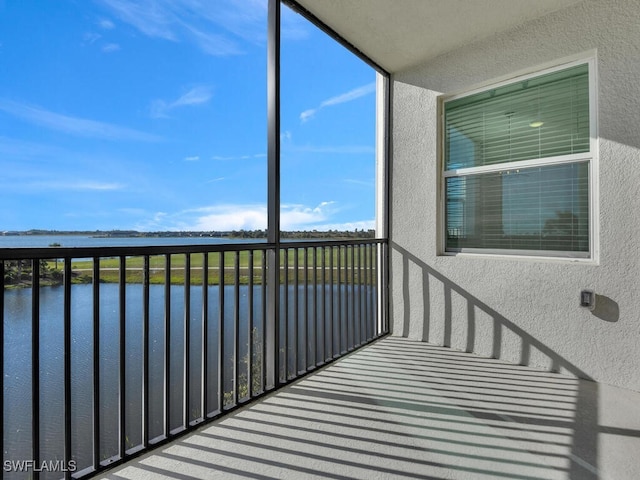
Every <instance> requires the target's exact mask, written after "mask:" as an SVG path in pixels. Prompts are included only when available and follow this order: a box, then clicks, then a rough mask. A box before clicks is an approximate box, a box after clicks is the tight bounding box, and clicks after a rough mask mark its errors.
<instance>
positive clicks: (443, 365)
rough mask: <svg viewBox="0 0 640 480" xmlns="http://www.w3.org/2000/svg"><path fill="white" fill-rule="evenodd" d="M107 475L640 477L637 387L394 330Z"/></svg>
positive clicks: (183, 478) (116, 478)
mask: <svg viewBox="0 0 640 480" xmlns="http://www.w3.org/2000/svg"><path fill="white" fill-rule="evenodd" d="M101 478H108V479H112V480H122V479H136V480H137V479H152V478H170V479H179V480H187V479H189V480H191V479H212V478H216V479H217V478H224V479H231V478H258V479H275V478H277V479H282V478H292V479H301V478H304V479H307V478H332V479H338V478H363V479H368V480H371V479H383V478H384V479H387V478H434V479H444V478H447V479H474V480H475V479H488V478H501V479H567V478H570V479H580V480H582V479H596V478H602V479H611V480H620V479H638V478H640V394H639V393H634V392H629V391H626V390H622V389H618V388H614V387H608V386H605V385H602V384H596V383H593V382H589V381H584V380H577V379H575V378H573V377H569V376H565V375H560V374H554V373H546V372H540V371H537V370H534V369H531V368H528V367H522V366H516V365H512V364H508V363H505V362H502V361H499V360H494V359H487V358H482V357H478V356H475V355H472V354H468V353H462V352H458V351H454V350H451V349H448V348H442V347H436V346H433V345H429V344H426V343H421V342H416V341H411V340H407V339H403V338H398V337H387V338H385V339H383V340H381V341H378V342H376V343H374V344H372V345H370V346H368V347H366V348H364V349H361V350H359V351H357V352H354V353H353V354H351V355H348V356H346V357H345V358H343V359H341V360H339V361H337V362H335V363H333V364H332V365H330V366H328V367H327V368H324V369H321V370H319V371H318V372H316V373H314V374H313V375H310V376H307V377H306V378H304V379H302V380H300V381H298V382H296V383H294V384H292V385H290V386H288V387H286V388H284V389H282V390H280V391H278V392H276V393H273V394H272V395H269V396H268V397H266V398H265V399H263V400H261V401H259V402H257V403H254V404H251V405H249V406H247V407H245V408H243V409H240V410H238V411H236V412H234V413H232V414H231V415H228V416H226V417H224V418H223V419H220V420H219V421H217V422H215V423H212V424H209V425H206V426H204V427H202V428H201V429H200V430H198V431H196V432H194V433H192V434H189V435H187V436H184V437H181V438H180V439H178V440H176V441H175V442H173V443H171V444H168V445H166V446H163V447H161V448H160V449H157V450H155V451H152V452H149V453H147V454H146V455H144V456H141V457H138V458H136V459H134V460H133V461H130V462H129V463H127V464H125V465H122V466H120V467H118V468H117V469H114V470H110V471H108V472H106V473H105V474H103V475H102V477H101Z"/></svg>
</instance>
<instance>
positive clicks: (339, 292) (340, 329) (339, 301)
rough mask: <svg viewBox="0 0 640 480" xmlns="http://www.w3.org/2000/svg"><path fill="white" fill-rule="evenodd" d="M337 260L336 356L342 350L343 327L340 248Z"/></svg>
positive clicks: (339, 246)
mask: <svg viewBox="0 0 640 480" xmlns="http://www.w3.org/2000/svg"><path fill="white" fill-rule="evenodd" d="M336 249H337V251H338V253H337V258H336V273H337V274H338V282H337V285H336V289H337V290H336V292H337V295H338V299H337V302H336V303H337V304H338V355H341V354H342V353H343V352H344V350H343V349H342V338H343V326H344V315H343V313H342V246H341V245H338V246H337V248H336Z"/></svg>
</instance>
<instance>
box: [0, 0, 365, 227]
mask: <svg viewBox="0 0 640 480" xmlns="http://www.w3.org/2000/svg"><path fill="white" fill-rule="evenodd" d="M266 10H267V5H266V0H215V1H211V0H206V1H205V0H56V1H55V2H52V1H37V0H24V1H19V2H14V1H9V0H0V65H2V74H1V75H0V191H1V192H2V202H0V231H2V230H27V229H31V228H41V229H58V230H95V229H116V228H117V229H136V230H143V231H149V230H151V231H155V230H234V229H247V230H251V229H257V228H260V229H262V228H265V227H266V197H267V159H266V151H267V146H266V128H267V127H266ZM281 96H282V120H281V128H282V130H281V140H282V159H281V165H282V166H281V169H282V185H281V190H282V195H281V203H282V211H281V223H282V228H283V230H312V229H317V230H327V229H348V230H352V229H354V228H359V229H362V228H373V221H374V216H375V213H374V180H375V179H374V175H375V151H374V145H375V72H374V71H373V70H372V69H371V68H370V67H368V66H367V65H365V64H364V63H363V62H361V61H360V60H359V59H357V58H356V57H354V56H353V55H352V54H350V53H349V52H347V51H346V50H345V49H344V48H342V47H341V46H339V45H337V44H336V43H335V42H334V41H333V40H331V39H329V38H328V37H327V36H326V35H324V34H323V33H321V32H320V31H319V30H317V29H316V28H315V27H314V26H313V25H311V24H310V23H308V22H307V21H306V20H304V19H303V18H302V17H300V16H298V15H296V14H294V13H292V12H291V11H289V10H288V9H286V8H284V7H283V33H282V93H281Z"/></svg>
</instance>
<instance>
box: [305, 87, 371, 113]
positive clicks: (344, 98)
mask: <svg viewBox="0 0 640 480" xmlns="http://www.w3.org/2000/svg"><path fill="white" fill-rule="evenodd" d="M375 91H376V83H375V82H371V83H368V84H366V85H363V86H361V87H358V88H354V89H353V90H349V91H348V92H346V93H343V94H340V95H336V96H335V97H331V98H328V99H327V100H324V101H323V102H321V103H320V105H319V106H317V107H316V108H310V109H308V110H305V111H304V112H302V113H301V114H300V120H301V121H302V122H303V123H304V122H306V121H308V120H310V119H311V118H313V117H314V116H315V115H316V113H318V111H320V110H322V109H323V108H327V107H333V106H336V105H340V104H342V103H347V102H352V101H353V100H356V99H358V98H360V97H364V96H365V95H369V94H371V93H374V92H375Z"/></svg>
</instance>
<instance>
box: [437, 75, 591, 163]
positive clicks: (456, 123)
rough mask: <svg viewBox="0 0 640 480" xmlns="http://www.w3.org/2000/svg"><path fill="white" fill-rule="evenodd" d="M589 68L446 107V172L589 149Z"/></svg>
mask: <svg viewBox="0 0 640 480" xmlns="http://www.w3.org/2000/svg"><path fill="white" fill-rule="evenodd" d="M587 68H588V67H587V65H580V66H577V67H572V68H569V69H566V70H562V71H560V72H554V73H550V74H547V75H542V76H540V77H537V78H533V79H529V80H523V81H519V82H516V83H514V84H510V85H506V86H503V87H498V88H495V89H492V90H489V91H487V92H482V93H478V94H475V95H470V96H468V97H464V98H460V99H456V100H452V101H450V102H447V103H446V104H445V124H446V131H445V144H446V145H447V148H446V156H445V169H446V170H450V169H458V168H468V167H479V166H484V165H494V164H499V163H505V162H513V161H519V160H530V159H536V158H548V157H555V156H560V155H567V154H573V153H582V152H588V151H589V78H588V70H587Z"/></svg>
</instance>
